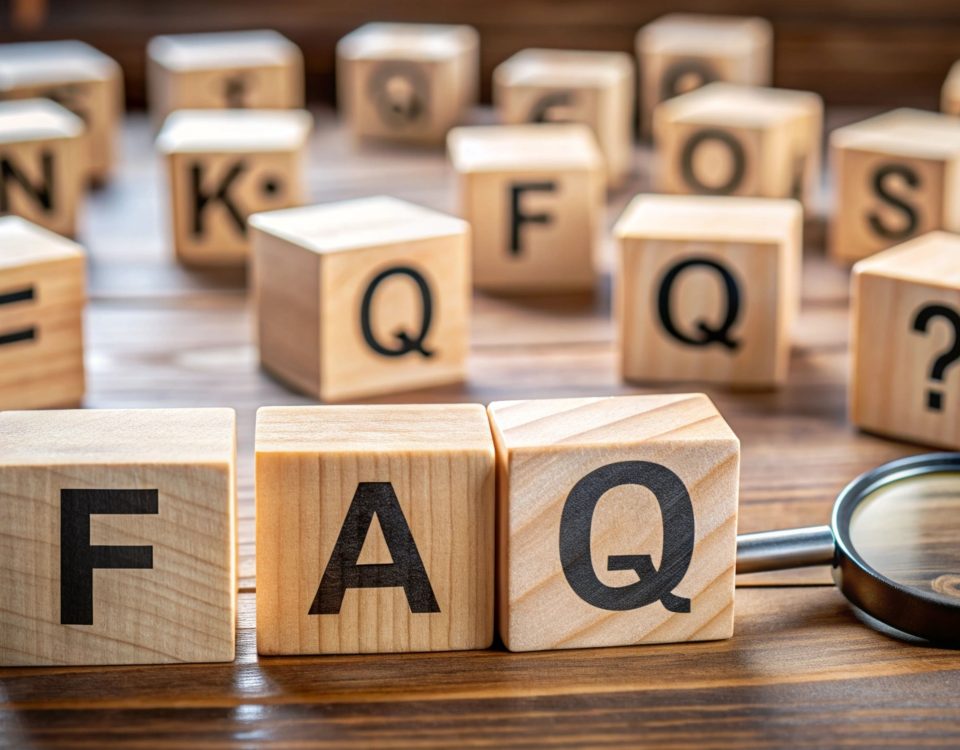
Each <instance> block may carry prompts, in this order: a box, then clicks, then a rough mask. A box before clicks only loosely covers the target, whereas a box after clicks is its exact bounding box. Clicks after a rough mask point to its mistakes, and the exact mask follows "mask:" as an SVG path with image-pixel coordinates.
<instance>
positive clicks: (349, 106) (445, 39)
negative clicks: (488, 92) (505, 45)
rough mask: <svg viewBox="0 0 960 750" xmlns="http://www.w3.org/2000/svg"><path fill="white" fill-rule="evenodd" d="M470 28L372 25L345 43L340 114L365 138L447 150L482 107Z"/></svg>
mask: <svg viewBox="0 0 960 750" xmlns="http://www.w3.org/2000/svg"><path fill="white" fill-rule="evenodd" d="M479 68H480V36H479V35H478V34H477V31H476V29H474V28H472V27H470V26H452V25H440V24H412V23H368V24H365V25H363V26H361V27H360V28H358V29H356V30H355V31H352V32H350V33H349V34H347V35H346V36H345V37H343V39H341V40H340V41H339V42H338V43H337V95H338V106H339V107H340V110H341V112H342V114H343V116H344V118H345V120H346V122H347V125H348V127H349V128H350V130H351V131H352V132H353V134H354V135H355V136H357V137H361V138H389V139H396V140H408V141H422V142H436V143H439V142H442V141H443V138H444V136H445V135H446V134H447V131H448V130H450V128H452V127H453V126H454V125H456V124H457V123H459V122H462V121H463V119H464V118H465V117H466V114H467V111H468V110H469V108H470V107H471V106H472V105H473V104H474V103H475V102H476V99H477V91H478V86H479V84H478V78H479Z"/></svg>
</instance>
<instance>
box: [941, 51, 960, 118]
mask: <svg viewBox="0 0 960 750" xmlns="http://www.w3.org/2000/svg"><path fill="white" fill-rule="evenodd" d="M940 109H941V110H942V111H943V112H945V113H946V114H948V115H960V60H957V62H955V63H954V64H953V66H952V67H951V68H950V72H949V73H948V74H947V78H946V80H945V81H944V82H943V88H942V89H941V91H940Z"/></svg>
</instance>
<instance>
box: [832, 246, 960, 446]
mask: <svg viewBox="0 0 960 750" xmlns="http://www.w3.org/2000/svg"><path fill="white" fill-rule="evenodd" d="M958 258H960V236H957V235H955V234H950V233H947V232H930V233H929V234H925V235H923V236H921V237H917V238H915V239H912V240H910V241H909V242H905V243H903V244H902V245H897V246H896V247H892V248H890V249H889V250H885V251H884V252H882V253H879V254H877V255H874V256H872V257H870V258H867V259H865V260H862V261H860V262H859V263H857V264H856V265H855V266H854V267H853V280H852V297H853V332H852V333H853V335H852V347H851V355H852V362H853V367H852V372H851V378H850V419H851V421H852V422H853V423H854V424H855V425H857V426H858V427H860V428H862V429H864V430H868V431H870V432H876V433H879V434H882V435H887V436H889V437H893V438H898V439H901V440H909V441H912V442H916V443H922V444H924V445H931V446H936V447H939V448H949V449H951V450H960V264H958V262H957V260H958Z"/></svg>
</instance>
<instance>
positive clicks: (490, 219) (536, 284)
mask: <svg viewBox="0 0 960 750" xmlns="http://www.w3.org/2000/svg"><path fill="white" fill-rule="evenodd" d="M447 148H448V151H449V154H450V159H451V161H452V163H453V167H454V169H455V171H456V173H457V176H458V181H459V191H460V213H461V215H462V216H463V217H464V218H466V219H467V220H468V221H469V222H470V224H471V226H472V227H473V279H474V284H476V286H477V287H479V288H481V289H487V290H491V291H499V292H524V291H527V292H529V291H533V292H554V291H569V290H577V289H592V288H593V286H594V283H595V281H596V270H595V254H596V248H597V245H598V240H599V232H600V230H601V222H602V221H603V212H604V199H605V190H606V186H605V178H604V165H603V156H602V155H601V153H600V150H599V148H598V147H597V144H596V139H595V138H594V137H593V133H592V132H591V131H590V129H589V128H588V127H587V126H586V125H581V124H556V125H554V124H536V125H500V126H494V127H471V128H456V129H455V130H453V131H451V133H450V137H449V138H448V140H447Z"/></svg>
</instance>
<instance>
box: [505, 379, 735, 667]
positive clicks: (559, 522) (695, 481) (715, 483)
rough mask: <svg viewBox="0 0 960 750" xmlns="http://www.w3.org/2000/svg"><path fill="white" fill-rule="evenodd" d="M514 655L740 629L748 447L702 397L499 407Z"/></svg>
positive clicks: (508, 631)
mask: <svg viewBox="0 0 960 750" xmlns="http://www.w3.org/2000/svg"><path fill="white" fill-rule="evenodd" d="M489 411H490V419H491V422H492V424H493V433H494V440H495V442H496V447H497V556H498V557H497V576H498V580H497V613H498V619H499V631H500V635H501V637H502V638H503V642H504V644H506V646H507V648H509V649H510V650H511V651H537V650H543V649H560V648H585V647H593V646H625V645H632V644H638V643H667V642H675V641H706V640H715V639H720V638H729V637H730V636H731V635H732V634H733V579H734V564H735V557H736V533H737V492H738V488H739V481H740V480H739V477H740V443H739V441H738V440H737V437H736V435H734V434H733V432H732V431H731V430H730V428H729V427H728V426H727V423H726V422H724V420H723V418H722V417H721V416H720V414H719V413H718V412H717V410H716V407H714V405H713V403H711V401H710V400H709V399H708V398H707V397H706V396H704V395H702V394H693V395H689V394H688V395H671V396H626V397H621V398H577V399H557V400H547V401H504V402H501V403H495V404H491V405H490V410H489Z"/></svg>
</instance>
